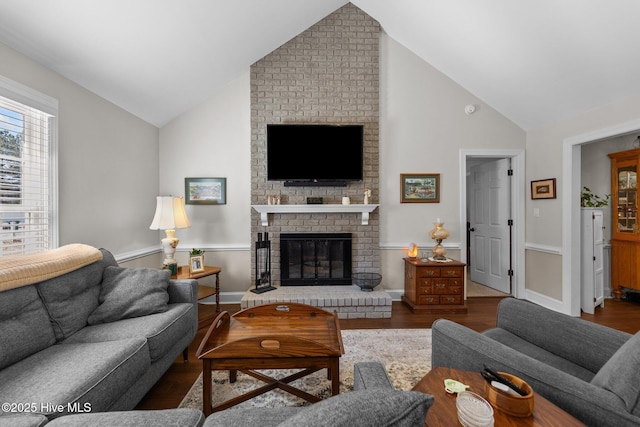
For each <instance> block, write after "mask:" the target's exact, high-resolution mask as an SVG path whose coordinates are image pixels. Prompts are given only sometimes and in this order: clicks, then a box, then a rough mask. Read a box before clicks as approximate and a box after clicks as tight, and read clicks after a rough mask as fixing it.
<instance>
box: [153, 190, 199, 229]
mask: <svg viewBox="0 0 640 427" xmlns="http://www.w3.org/2000/svg"><path fill="white" fill-rule="evenodd" d="M188 227H191V223H190V222H189V218H187V212H186V211H185V209H184V199H183V198H182V197H172V196H158V197H157V198H156V213H155V215H154V216H153V221H151V225H150V226H149V228H150V229H151V230H173V229H176V228H188Z"/></svg>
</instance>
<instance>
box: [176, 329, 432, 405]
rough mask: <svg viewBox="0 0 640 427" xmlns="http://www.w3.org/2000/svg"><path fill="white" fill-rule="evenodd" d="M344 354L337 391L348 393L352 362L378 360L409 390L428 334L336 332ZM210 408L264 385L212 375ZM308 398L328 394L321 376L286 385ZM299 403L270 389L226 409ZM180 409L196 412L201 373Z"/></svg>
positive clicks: (422, 370) (427, 364)
mask: <svg viewBox="0 0 640 427" xmlns="http://www.w3.org/2000/svg"><path fill="white" fill-rule="evenodd" d="M342 341H343V344H344V350H345V354H343V355H342V357H341V358H340V392H341V393H344V392H347V391H350V390H353V365H354V364H355V363H356V362H366V361H379V362H382V363H383V364H384V365H385V367H386V368H387V372H388V374H389V377H390V378H391V381H392V383H393V386H394V387H395V388H397V389H401V390H410V389H411V388H413V386H414V385H416V383H417V382H418V381H419V380H420V379H421V378H422V377H423V376H424V375H425V374H426V373H427V372H429V370H430V369H431V329H358V330H344V331H342ZM261 372H263V373H265V374H266V375H269V376H272V377H275V378H282V377H285V376H287V375H290V374H291V373H293V372H296V370H291V369H288V370H285V369H283V370H263V371H261ZM212 382H213V387H212V390H213V393H212V394H213V398H212V400H213V402H212V403H213V404H214V405H216V404H218V403H220V402H223V401H225V400H228V399H230V398H232V397H234V396H237V395H239V394H242V393H246V392H247V391H249V390H252V389H255V388H257V387H260V386H262V385H264V384H265V383H263V382H261V381H258V380H256V379H254V378H253V377H251V376H249V375H246V374H243V373H241V372H238V379H237V381H236V382H235V383H233V384H231V383H229V372H228V371H213V372H212ZM291 385H293V386H294V387H297V388H301V389H302V390H305V391H306V392H308V393H311V394H314V395H316V396H319V397H322V398H326V397H329V396H330V395H331V382H330V381H329V380H328V379H327V371H326V370H325V369H322V370H320V371H318V372H315V373H314V374H311V375H309V376H307V377H304V378H301V379H299V380H296V381H293V382H292V383H291ZM308 404H309V403H308V402H307V401H305V400H304V399H301V398H299V397H296V396H293V395H291V394H289V393H286V392H284V391H282V390H279V389H276V390H272V391H270V392H267V393H265V394H262V395H260V396H258V397H255V398H253V399H251V400H248V401H246V402H243V403H241V404H239V405H236V406H234V407H233V408H231V409H230V410H241V409H243V408H250V407H271V408H273V407H282V406H306V405H308ZM180 408H195V409H202V374H200V377H198V379H197V380H196V382H195V383H194V384H193V386H192V387H191V389H190V390H189V392H187V394H186V396H185V397H184V399H183V400H182V402H181V403H180Z"/></svg>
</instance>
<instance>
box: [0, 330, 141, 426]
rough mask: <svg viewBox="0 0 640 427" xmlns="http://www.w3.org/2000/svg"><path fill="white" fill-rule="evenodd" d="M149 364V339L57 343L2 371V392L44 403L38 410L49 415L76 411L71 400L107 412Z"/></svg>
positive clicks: (81, 406) (5, 397) (6, 398)
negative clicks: (41, 408)
mask: <svg viewBox="0 0 640 427" xmlns="http://www.w3.org/2000/svg"><path fill="white" fill-rule="evenodd" d="M149 366H150V361H149V351H148V348H147V344H146V340H145V339H144V338H139V339H130V340H120V341H108V342H102V343H85V344H55V345H52V346H51V347H47V348H46V349H44V350H41V351H39V352H38V353H36V354H33V355H31V356H29V357H27V358H26V359H23V360H21V361H20V362H17V363H14V364H13V365H11V366H9V367H7V368H5V369H3V370H1V371H0V396H2V399H3V401H6V402H30V403H35V404H36V405H37V406H40V405H44V407H43V409H44V410H43V411H39V412H41V413H42V414H44V415H47V416H48V417H49V418H55V417H58V416H61V415H66V414H67V413H68V409H71V410H72V409H73V408H69V406H68V404H71V405H79V406H78V409H83V410H86V409H88V408H86V407H85V406H84V405H85V403H89V404H90V410H91V412H100V411H106V410H108V409H109V408H110V407H111V405H112V404H113V402H115V401H116V400H117V399H118V398H119V397H120V396H121V395H122V394H123V393H124V392H125V391H127V390H128V389H129V388H130V387H131V386H132V385H133V384H134V383H135V382H136V381H137V380H138V379H139V378H140V377H141V376H142V375H143V374H144V373H145V372H146V370H147V369H148V368H149ZM58 405H62V411H60V410H58V409H56V407H57V406H58ZM1 412H2V411H1V410H0V415H1ZM76 412H77V411H76Z"/></svg>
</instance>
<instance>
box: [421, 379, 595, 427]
mask: <svg viewBox="0 0 640 427" xmlns="http://www.w3.org/2000/svg"><path fill="white" fill-rule="evenodd" d="M447 378H451V379H453V380H456V381H460V382H461V383H464V384H466V385H468V386H469V391H472V392H474V393H477V394H479V395H480V396H482V397H485V394H484V379H483V378H482V376H481V375H480V373H479V372H472V371H463V370H460V369H452V368H444V367H435V368H433V369H432V370H431V371H429V372H428V373H427V375H425V376H424V377H423V378H422V379H421V380H420V381H419V382H418V384H416V385H415V387H413V389H412V390H413V391H419V392H422V393H426V394H431V395H433V397H434V398H435V399H434V401H433V406H431V408H429V412H427V419H426V420H425V422H424V425H425V426H428V427H438V426H442V427H448V426H451V425H456V423H457V420H458V410H457V408H456V395H455V394H449V393H447V392H446V391H445V390H444V380H445V379H447ZM534 406H535V408H534V410H533V414H532V415H530V416H528V417H525V418H518V417H513V416H511V415H507V414H505V413H504V412H502V411H500V410H499V409H496V408H495V407H494V411H493V415H494V420H495V424H494V425H496V426H529V427H535V426H562V427H570V426H584V424H583V423H581V422H580V421H578V420H577V419H575V418H574V417H573V416H571V415H570V414H568V413H566V412H565V411H563V410H562V409H560V408H558V407H557V406H556V405H554V404H553V403H551V402H550V401H548V400H547V399H545V398H544V397H542V396H540V395H539V394H537V393H535V392H534Z"/></svg>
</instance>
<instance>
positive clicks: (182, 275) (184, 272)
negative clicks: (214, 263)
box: [175, 265, 222, 328]
mask: <svg viewBox="0 0 640 427" xmlns="http://www.w3.org/2000/svg"><path fill="white" fill-rule="evenodd" d="M221 271H222V269H221V268H220V267H211V266H208V265H205V267H204V271H201V272H199V273H191V272H190V271H189V266H186V265H185V266H181V267H178V274H177V275H176V276H175V278H176V279H178V280H181V279H195V280H198V279H202V278H203V277H208V276H213V275H215V276H216V287H215V288H213V287H211V286H203V285H200V284H199V285H198V301H200V300H203V299H205V298H207V297H210V296H213V295H215V296H216V314H217V313H220V272H221ZM214 317H215V315H213V316H206V317H204V318H202V319H200V320H199V322H198V328H203V327H205V326H208V325H210V324H211V319H213V318H214Z"/></svg>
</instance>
